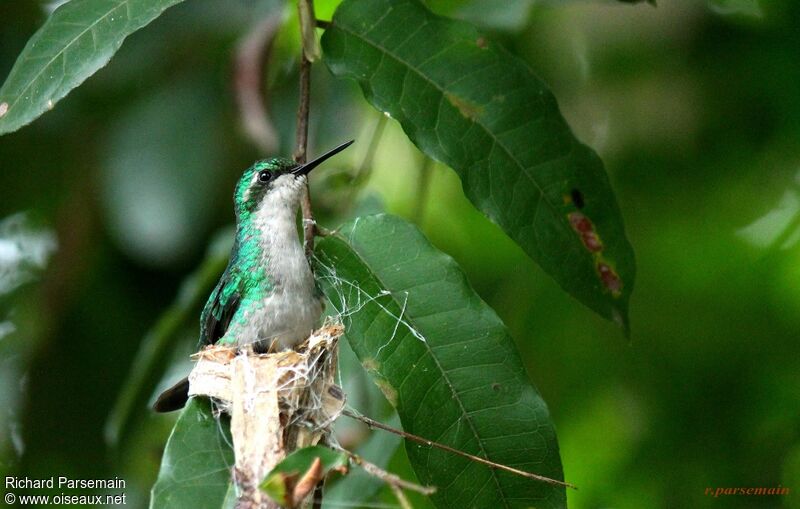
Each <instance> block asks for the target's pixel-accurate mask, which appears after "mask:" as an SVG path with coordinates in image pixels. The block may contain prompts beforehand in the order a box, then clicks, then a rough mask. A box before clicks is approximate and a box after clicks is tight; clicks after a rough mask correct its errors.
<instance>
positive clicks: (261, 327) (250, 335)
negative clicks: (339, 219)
mask: <svg viewBox="0 0 800 509" xmlns="http://www.w3.org/2000/svg"><path fill="white" fill-rule="evenodd" d="M279 179H291V181H289V182H284V183H283V184H284V185H282V186H281V187H280V188H278V189H276V190H275V191H274V192H272V193H270V195H269V197H268V199H265V202H264V203H263V204H262V206H261V208H259V210H258V211H257V212H256V214H255V217H254V222H255V226H256V228H258V230H259V231H260V241H261V244H262V247H263V250H262V252H263V253H264V257H263V258H262V260H261V264H260V265H261V266H262V267H266V268H267V273H268V274H269V279H270V281H271V282H272V291H271V292H270V293H269V295H268V296H267V297H266V298H265V299H263V301H262V302H261V303H260V305H255V306H252V307H250V310H249V312H247V313H246V314H245V316H243V318H244V319H243V320H241V321H240V322H239V323H238V324H236V325H237V326H234V324H232V326H231V328H230V329H229V330H228V333H227V334H235V337H236V338H237V342H238V343H239V344H242V343H252V342H256V341H260V342H261V341H263V342H266V343H267V344H273V345H274V347H273V348H275V347H277V349H279V350H283V349H287V348H292V347H294V346H295V345H297V344H299V343H300V342H302V341H303V340H304V339H306V338H307V337H308V336H309V334H310V333H311V332H312V331H313V330H314V328H315V327H316V326H317V324H318V321H319V317H320V315H321V314H322V305H321V302H320V300H319V299H318V298H317V295H316V292H315V286H314V276H313V274H312V273H311V268H310V267H309V265H308V261H307V259H306V256H305V253H304V251H303V246H302V244H301V243H300V238H299V235H298V230H297V220H296V214H297V209H298V201H299V195H300V192H301V190H302V184H303V181H302V180H299V179H295V178H294V177H292V176H285V177H280V178H279ZM276 184H279V182H276ZM233 329H236V330H233ZM227 334H226V335H227Z"/></svg>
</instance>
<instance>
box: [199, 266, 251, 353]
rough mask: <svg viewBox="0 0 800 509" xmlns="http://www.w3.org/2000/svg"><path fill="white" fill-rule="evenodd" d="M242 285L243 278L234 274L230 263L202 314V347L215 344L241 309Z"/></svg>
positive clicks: (209, 297)
mask: <svg viewBox="0 0 800 509" xmlns="http://www.w3.org/2000/svg"><path fill="white" fill-rule="evenodd" d="M241 285H242V278H241V277H239V276H238V275H236V274H234V273H233V271H232V270H231V267H230V265H229V266H228V268H227V269H225V272H224V273H223V274H222V277H221V278H220V279H219V283H217V286H216V288H214V291H213V292H211V295H209V296H208V302H206V306H205V307H204V308H203V312H202V313H201V314H200V346H201V347H203V346H206V345H213V344H214V343H216V342H217V341H218V340H219V338H221V337H222V336H224V335H225V332H226V331H227V330H228V325H230V323H231V319H232V318H233V315H234V314H235V313H236V310H237V309H239V302H240V300H241V294H242V288H241Z"/></svg>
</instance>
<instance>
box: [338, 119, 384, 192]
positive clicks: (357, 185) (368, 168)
mask: <svg viewBox="0 0 800 509" xmlns="http://www.w3.org/2000/svg"><path fill="white" fill-rule="evenodd" d="M386 119H387V117H386V115H381V116H380V117H379V118H378V121H377V122H376V123H375V129H373V130H372V136H371V137H370V139H369V146H368V147H367V152H366V153H365V154H364V159H363V160H362V161H361V165H360V166H359V167H358V171H356V174H355V176H354V177H353V182H352V183H351V186H350V193H349V195H348V197H347V200H346V203H347V205H348V206H350V207H352V206H353V205H354V204H355V201H356V195H357V194H358V191H360V190H361V187H362V186H363V185H364V184H365V183H366V182H367V180H369V176H370V174H371V173H372V166H373V164H374V161H375V154H376V153H377V152H378V145H380V143H381V138H382V137H383V131H384V129H386Z"/></svg>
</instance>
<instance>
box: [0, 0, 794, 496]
mask: <svg viewBox="0 0 800 509" xmlns="http://www.w3.org/2000/svg"><path fill="white" fill-rule="evenodd" d="M514 3H515V5H518V6H517V7H516V8H517V9H519V10H518V11H516V12H517V13H518V14H517V15H515V16H513V17H508V16H506V17H504V16H502V15H500V14H502V12H501V13H499V14H498V13H497V10H496V8H495V7H494V6H493V5H490V4H494V2H488V1H486V0H471V1H467V0H431V1H429V2H428V4H429V5H430V6H431V7H432V8H433V9H434V10H435V11H436V12H439V13H441V14H445V15H449V16H455V17H462V18H466V19H470V20H471V21H475V20H476V18H477V19H478V20H481V26H482V28H483V29H484V30H487V31H489V33H490V35H491V37H492V38H493V39H494V40H495V41H498V42H499V43H501V44H503V45H504V46H505V47H506V49H508V50H509V51H511V52H512V53H514V54H516V55H517V56H519V57H520V58H522V59H523V60H525V61H527V62H528V63H529V64H530V65H531V66H532V68H533V69H534V70H535V72H536V73H537V74H538V75H539V76H540V77H542V78H543V79H544V81H545V82H546V83H548V85H549V86H550V87H551V89H552V90H553V92H554V94H555V96H556V97H557V99H558V101H559V105H560V107H561V110H562V112H563V114H564V116H565V117H566V118H567V120H568V123H569V124H570V126H571V127H572V128H573V130H574V131H575V132H576V133H577V135H578V137H579V138H580V139H581V140H582V141H583V142H585V143H587V144H588V145H590V146H591V147H592V148H594V149H595V150H596V151H597V152H598V153H599V154H600V155H601V157H602V158H603V160H604V162H605V166H606V169H607V171H608V172H609V174H610V177H611V180H612V184H613V187H614V189H615V191H616V193H617V198H618V201H619V203H620V206H621V209H622V213H623V215H624V217H625V221H626V226H627V233H628V236H629V238H630V239H631V242H632V244H633V245H635V246H636V248H637V260H638V271H637V290H636V292H635V293H634V295H633V297H632V299H631V325H632V334H631V339H630V341H626V340H624V339H623V338H621V337H620V333H619V331H618V330H617V329H616V328H615V327H614V326H613V325H611V324H609V323H607V322H605V321H604V320H602V319H601V318H599V317H597V316H595V315H594V314H593V313H591V312H590V311H589V310H587V309H585V308H584V307H582V306H581V305H580V304H578V303H577V302H575V301H573V300H572V299H570V298H569V297H567V296H566V295H565V294H563V292H562V291H561V290H560V289H559V288H558V286H557V285H556V284H555V283H554V282H552V281H551V280H550V279H549V278H548V277H547V276H546V275H544V273H543V272H541V271H540V270H539V269H538V268H536V266H535V265H534V264H533V263H532V262H531V261H530V260H529V259H528V258H527V257H526V255H525V254H524V253H523V252H522V251H521V250H520V249H519V248H517V247H516V246H515V245H514V244H513V242H511V241H510V240H509V239H508V238H506V237H505V235H504V234H503V233H502V232H501V231H500V230H499V229H498V228H497V227H496V226H494V225H492V224H491V223H490V222H488V221H487V220H486V219H485V218H484V217H483V216H482V215H481V214H480V213H479V212H477V211H476V210H475V209H474V208H473V207H472V205H471V204H470V202H469V201H468V200H467V199H466V198H465V197H464V196H463V192H462V190H461V184H460V181H459V180H458V178H457V177H456V176H455V174H454V173H453V172H452V170H449V169H447V168H444V167H442V166H440V165H433V167H432V168H431V174H430V179H429V181H428V189H427V192H426V193H425V195H424V196H426V197H427V198H425V199H426V205H425V209H424V210H425V212H424V214H423V216H422V217H421V218H420V219H419V223H420V226H421V228H422V229H423V231H424V232H425V234H426V235H427V236H428V237H429V238H430V239H431V240H432V241H433V243H434V244H435V245H436V246H437V247H438V248H440V249H442V250H443V251H445V252H447V253H449V254H451V255H452V256H453V257H454V258H456V260H457V261H458V262H459V264H460V265H461V266H462V267H463V268H464V269H465V270H466V272H467V274H468V276H469V279H470V281H471V283H472V284H473V286H475V288H476V290H477V292H478V293H479V294H480V295H481V297H482V298H484V299H485V300H487V301H488V302H489V303H490V304H491V305H492V307H493V308H494V309H495V310H497V312H498V314H499V315H500V316H501V318H502V319H503V320H504V321H505V323H506V324H508V325H509V327H510V328H511V331H512V336H513V337H514V338H515V339H516V342H517V346H518V348H519V350H520V351H521V353H522V357H523V361H524V362H525V364H526V366H527V368H528V369H529V371H530V372H531V373H535V382H536V385H537V387H538V388H539V390H540V392H541V393H542V395H543V397H544V398H545V400H546V401H547V402H548V406H549V408H550V412H551V415H552V416H553V419H554V421H555V424H556V427H557V431H558V437H559V442H560V445H561V453H562V462H563V465H564V470H565V477H566V479H567V480H568V481H570V482H572V483H575V484H577V485H578V486H579V487H580V489H579V490H578V491H572V490H569V491H568V497H569V503H570V506H571V507H576V508H583V507H587V508H593V507H616V508H639V507H642V506H647V507H664V508H672V507H699V508H703V507H718V506H719V505H720V504H722V503H724V504H725V507H800V501H799V500H798V498H797V495H791V496H789V497H728V498H727V499H725V500H720V499H714V498H712V497H707V496H705V495H704V494H703V493H704V490H705V489H706V488H707V487H718V486H719V487H735V486H775V485H777V484H781V485H783V486H787V487H790V488H792V489H793V491H794V492H797V490H798V489H800V432H799V430H800V411H798V410H800V409H799V408H798V407H799V406H800V404H798V400H797V394H798V392H800V377H798V373H800V344H798V338H799V337H800V247H799V246H800V243H798V242H797V238H796V237H797V233H796V232H797V224H798V211H797V208H798V207H797V206H796V205H792V203H796V202H795V201H793V200H795V199H796V196H797V192H798V184H797V175H798V171H799V170H800V146H799V145H798V142H797V140H798V139H800V95H798V93H797V83H800V58H798V51H799V49H798V48H800V31H798V30H797V28H796V27H797V25H798V23H800V4H798V3H797V2H794V1H791V0H772V1H767V0H761V1H756V0H752V1H746V0H738V1H736V2H733V1H721V0H714V1H709V2H706V1H703V0H674V1H670V2H667V1H662V2H658V4H659V5H658V7H657V8H653V7H652V6H651V5H648V4H646V3H640V4H636V5H625V4H622V3H619V2H605V1H601V0H596V1H594V0H587V1H573V2H563V1H552V0H550V1H540V2H514ZM334 4H335V2H317V15H318V16H319V17H320V18H322V19H330V15H331V14H332V12H333V5H334ZM276 8H281V7H280V6H279V5H278V2H277V1H275V2H261V1H256V0H234V1H231V2H225V3H224V5H223V4H222V3H220V2H215V1H212V0H192V1H191V2H183V3H181V4H179V5H177V6H175V7H173V8H171V9H170V10H168V11H167V12H166V13H165V14H164V15H163V16H161V17H159V18H158V19H156V20H155V21H154V22H153V23H152V24H151V25H149V26H148V27H147V28H146V29H145V30H142V31H140V32H137V33H135V34H133V35H131V36H130V37H129V38H128V39H127V40H126V42H125V44H124V45H123V46H122V48H121V49H120V51H119V53H118V54H117V56H116V57H115V58H114V59H113V60H112V61H111V63H110V64H109V65H108V66H107V67H105V68H104V69H102V70H101V71H99V72H98V73H97V74H96V75H95V76H94V77H92V78H91V79H89V80H88V81H87V82H86V83H85V84H84V85H83V86H82V87H81V88H79V89H77V90H75V91H74V92H72V93H71V94H70V96H69V97H67V98H66V99H64V100H62V101H61V102H60V103H59V104H58V105H57V106H56V107H55V108H54V109H53V111H51V112H49V113H47V114H46V115H45V116H43V117H42V118H40V119H38V120H37V121H36V122H35V123H33V124H31V125H30V126H28V127H26V128H25V129H22V130H20V131H19V132H16V133H14V134H11V135H6V136H3V137H2V138H0V189H2V191H1V192H2V200H0V218H7V217H9V216H13V215H14V214H17V213H18V212H22V211H31V212H33V213H35V215H36V216H38V217H40V218H42V222H43V223H44V226H45V228H46V229H50V230H52V231H53V232H54V234H55V236H56V239H57V246H58V249H57V251H56V252H55V254H54V255H53V256H52V257H51V258H50V259H49V263H48V266H47V269H46V270H45V271H44V273H43V274H42V277H41V280H40V281H39V282H38V283H36V284H30V283H29V284H27V285H26V286H23V287H21V288H18V289H17V290H15V291H14V293H11V294H8V295H4V296H3V298H2V301H0V303H2V306H3V309H2V311H3V314H2V315H0V323H11V324H13V325H12V326H13V332H11V333H9V334H7V335H4V336H3V337H2V339H0V355H2V361H0V369H1V370H2V372H0V376H2V382H3V384H2V386H3V392H2V393H1V394H0V397H2V406H3V412H4V414H3V418H4V425H3V426H2V427H0V445H2V447H3V450H2V452H0V465H2V470H3V473H6V474H7V473H15V474H19V475H27V476H30V477H35V478H39V477H49V476H51V475H67V476H72V477H80V478H93V477H113V476H115V475H116V476H120V477H123V478H125V479H126V480H127V481H128V488H127V489H126V492H127V493H128V499H127V500H128V506H129V507H144V506H146V505H147V500H148V491H149V488H150V486H151V485H152V484H153V482H154V481H155V476H156V474H157V469H158V463H159V461H160V458H161V453H162V450H163V446H164V443H165V440H166V436H167V434H168V433H169V430H170V428H171V427H172V425H173V424H174V419H175V416H154V415H151V414H145V415H142V418H141V420H142V422H141V424H140V426H138V427H137V428H136V430H135V432H134V433H133V435H132V436H131V437H130V439H129V440H128V441H127V443H126V444H124V445H122V446H121V447H120V448H111V447H109V446H108V445H107V444H106V443H105V441H104V437H103V426H104V423H105V422H106V419H107V417H108V415H109V412H110V411H111V408H112V406H113V404H114V401H115V399H116V398H117V395H118V393H119V391H120V389H121V387H122V385H123V383H124V381H125V379H126V378H127V375H128V373H129V370H130V368H131V363H132V362H133V359H134V357H135V354H136V352H137V350H138V347H139V344H140V342H141V341H142V338H143V337H144V336H145V334H146V332H147V331H148V330H150V329H151V327H152V326H153V324H154V323H155V322H156V319H157V318H158V317H159V316H160V314H161V312H162V311H164V310H165V309H167V307H168V306H169V305H170V303H172V302H173V301H174V299H175V296H176V294H177V293H178V288H179V286H180V285H181V283H182V281H183V280H184V279H185V277H186V276H187V275H188V274H190V273H191V272H192V271H193V270H194V269H195V267H197V266H198V265H199V264H200V261H201V260H202V259H203V256H204V253H205V246H206V245H207V244H208V243H209V242H210V241H211V238H212V236H213V233H214V232H215V231H216V230H218V229H219V228H221V227H224V226H227V225H229V224H230V222H231V221H232V219H233V211H232V206H231V199H230V195H231V190H232V188H233V183H234V182H235V179H236V178H237V176H238V174H239V172H240V171H241V169H242V168H244V167H246V166H247V165H248V164H250V162H251V161H252V160H253V159H255V158H257V157H259V154H258V153H257V151H256V150H255V149H254V148H253V147H251V146H250V145H249V144H248V143H247V141H246V138H245V137H244V136H243V135H242V134H241V133H240V131H239V127H238V126H239V123H238V118H237V112H236V107H235V101H234V100H233V97H232V92H231V90H232V86H231V80H232V75H231V66H232V53H233V50H234V47H235V45H236V42H237V40H238V39H239V38H240V37H241V35H242V34H243V33H244V32H245V31H246V30H247V29H248V28H249V27H250V26H251V25H252V24H253V23H254V22H256V21H257V20H258V19H259V18H260V17H261V16H263V15H266V14H267V13H269V12H271V11H273V10H274V9H276ZM493 9H494V12H495V15H489V14H486V15H485V16H484V15H482V14H484V13H490V12H493V11H492V10H493ZM291 11H292V9H287V10H286V12H287V17H288V18H291V16H292V14H291ZM46 14H47V10H46V6H45V4H44V3H40V2H37V1H33V0H20V1H16V2H2V3H0V19H2V20H6V22H5V23H4V24H3V25H2V27H0V77H5V76H6V75H7V74H8V72H9V70H10V69H11V66H12V65H13V63H14V61H15V59H16V57H17V55H18V54H19V53H20V52H21V51H22V49H23V47H24V46H25V43H26V41H27V40H28V38H29V37H30V36H31V35H32V34H33V32H34V31H35V30H36V29H37V28H38V27H39V26H41V24H42V23H43V22H44V20H45V18H46ZM8 20H10V22H9V21H8ZM295 23H296V21H295ZM289 30H292V29H291V28H287V32H286V33H287V34H290V32H289ZM279 37H283V39H279V43H278V44H277V46H276V51H275V54H274V65H271V66H270V69H269V73H270V79H269V85H270V91H269V105H270V108H271V112H272V120H273V122H274V123H275V124H276V127H277V129H278V132H279V134H280V135H281V146H282V150H283V152H284V153H287V154H288V153H290V152H291V146H292V143H293V138H292V136H293V129H294V109H295V105H296V70H295V64H296V62H295V61H294V57H293V56H292V55H295V54H296V51H295V49H293V48H296V47H297V44H299V42H298V40H296V39H293V38H292V37H291V35H279ZM281 40H283V41H284V42H283V43H281V42H280V41H281ZM313 73H314V74H313V81H312V83H313V104H312V125H311V140H312V142H313V146H312V149H311V152H312V153H315V152H318V149H320V148H326V147H329V146H332V145H334V144H335V143H337V142H340V141H341V140H343V139H350V138H351V137H352V138H357V139H358V140H359V145H358V146H359V148H357V149H356V147H354V150H352V152H351V154H350V155H346V153H343V154H342V156H341V158H340V159H338V160H337V161H336V162H332V164H331V166H330V167H329V169H328V171H329V175H331V176H333V175H342V174H347V173H351V172H354V171H355V168H357V166H358V163H359V162H360V161H361V158H362V157H363V155H364V153H363V151H364V150H366V146H367V143H366V140H368V139H369V136H370V133H371V132H372V130H373V129H374V128H375V125H376V120H377V114H376V113H374V111H373V110H372V109H371V108H369V107H368V106H367V105H366V104H365V103H364V101H363V99H362V98H361V96H360V94H359V92H358V90H357V89H356V86H355V85H354V84H352V83H349V82H346V81H340V80H335V79H333V78H332V77H331V76H330V75H329V73H328V71H327V70H326V69H325V68H324V66H321V65H316V66H315V68H314V70H313ZM498 79H502V77H498ZM179 109H180V111H178V110H179ZM209 131H210V132H209ZM359 150H360V151H361V152H359ZM139 157H141V159H138V164H133V163H132V162H131V161H133V162H136V161H137V158H139ZM419 161H420V158H419V155H418V153H417V152H416V149H414V148H413V147H412V146H411V145H410V144H409V143H408V142H407V140H406V138H405V135H404V134H403V133H402V132H401V130H400V128H399V126H397V124H396V123H395V122H393V121H390V122H389V123H388V125H387V127H386V132H385V135H384V137H383V139H382V141H381V143H380V145H379V148H378V151H377V153H376V157H375V164H374V169H373V171H372V172H371V173H370V178H369V180H368V182H367V184H366V189H365V190H364V193H363V194H362V195H365V194H367V193H369V194H370V195H374V196H378V197H380V198H381V200H382V202H383V203H384V204H385V207H386V209H387V210H389V211H391V212H393V213H396V214H400V215H403V216H405V217H409V218H411V217H414V215H415V211H416V210H417V209H418V202H417V197H418V194H417V191H418V186H417V179H418V176H419V167H420V164H419ZM337 166H338V168H337ZM317 177H318V178H317V179H316V180H314V181H313V182H312V194H313V196H314V203H315V208H316V209H317V210H318V213H319V214H320V219H321V222H322V223H323V224H325V225H326V226H336V225H338V224H339V223H340V222H341V221H340V220H339V218H341V217H342V215H344V214H346V213H348V212H349V210H350V209H352V208H353V207H354V206H356V205H355V204H354V203H351V202H350V201H348V200H347V197H349V196H350V194H349V193H350V190H349V189H348V187H347V179H336V178H326V177H324V176H317ZM337 183H338V184H337ZM152 189H157V190H159V192H156V193H153V194H149V191H145V190H152ZM145 194H148V195H147V196H145ZM792 197H795V198H792ZM145 202H146V205H144V203H145ZM178 204H180V207H178V206H177V205H178ZM144 207H146V208H147V210H139V209H140V208H144ZM178 208H179V209H180V210H178ZM151 213H152V214H155V213H157V215H156V216H155V217H157V218H158V219H159V221H157V222H155V223H152V222H151V221H150V219H149V218H150V217H152V216H149V215H146V214H151ZM162 220H163V221H164V224H162V223H161V221H162ZM167 225H169V228H171V229H172V231H171V232H172V233H173V235H169V234H165V233H164V232H165V231H168V230H167ZM142 228H144V229H142ZM168 233H169V232H168ZM4 330H5V329H4ZM175 337H176V341H179V342H181V344H182V345H185V346H184V349H183V351H184V352H188V351H189V349H190V348H192V346H193V345H194V342H195V340H196V325H195V323H194V321H191V322H190V324H189V325H188V326H186V327H185V330H181V331H179V332H177V333H176V335H175ZM181 357H183V356H182V355H181V352H177V353H175V354H174V358H176V359H177V358H181ZM172 358H173V357H172V356H171V357H170V359H172ZM353 378H354V379H355V378H356V377H353ZM348 392H350V391H348ZM359 408H362V409H365V408H366V407H359ZM343 432H345V433H347V434H348V436H350V438H351V439H352V441H353V443H354V444H355V443H357V442H358V441H359V440H363V439H364V438H366V437H367V436H369V434H367V433H366V432H365V430H363V429H360V428H357V427H351V428H349V429H345V430H343ZM373 436H380V435H374V434H373ZM395 443H396V442H395ZM365 454H366V453H365ZM367 457H368V458H369V456H367ZM403 465H405V467H403ZM390 466H391V468H392V470H393V471H398V472H404V471H403V468H406V472H404V474H403V475H404V476H405V477H412V476H411V474H410V471H408V467H407V459H406V458H405V452H404V451H403V449H402V448H400V449H398V452H397V455H396V456H395V457H394V459H393V460H392V462H391V463H390ZM381 496H386V494H385V493H384V494H382V495H381ZM342 500H347V499H346V498H343V499H342ZM383 500H384V501H386V502H389V503H394V500H393V499H392V498H390V496H389V498H384V499H383Z"/></svg>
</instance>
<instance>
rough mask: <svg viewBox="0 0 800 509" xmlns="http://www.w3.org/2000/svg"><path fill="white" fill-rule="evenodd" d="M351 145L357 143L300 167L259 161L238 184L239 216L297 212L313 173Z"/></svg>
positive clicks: (274, 160) (288, 161)
mask: <svg viewBox="0 0 800 509" xmlns="http://www.w3.org/2000/svg"><path fill="white" fill-rule="evenodd" d="M351 143H353V140H351V141H348V142H347V143H343V144H341V145H339V146H338V147H336V148H334V149H333V150H330V151H328V152H326V153H325V154H323V155H321V156H319V157H317V158H316V159H314V160H313V161H310V162H308V163H305V164H298V163H296V162H294V161H292V160H291V159H286V158H284V157H272V158H270V159H262V160H261V161H256V162H255V163H254V164H253V165H252V166H250V167H249V168H247V169H246V170H245V171H244V173H243V174H242V177H241V178H240V179H239V183H238V184H236V191H235V192H234V195H233V201H234V204H235V208H236V216H237V217H242V216H243V215H249V214H250V213H252V212H253V211H255V210H256V209H258V208H260V207H262V206H268V207H269V208H275V207H280V206H285V207H291V208H292V211H294V210H296V206H297V203H298V201H299V199H300V191H301V190H302V188H303V184H305V182H306V178H307V175H308V174H309V172H311V170H313V169H314V168H316V167H317V166H319V165H320V164H321V163H322V162H323V161H325V160H326V159H328V158H329V157H331V156H334V155H336V154H338V153H339V152H341V151H342V150H344V149H346V148H347V147H349V146H350V144H351Z"/></svg>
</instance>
